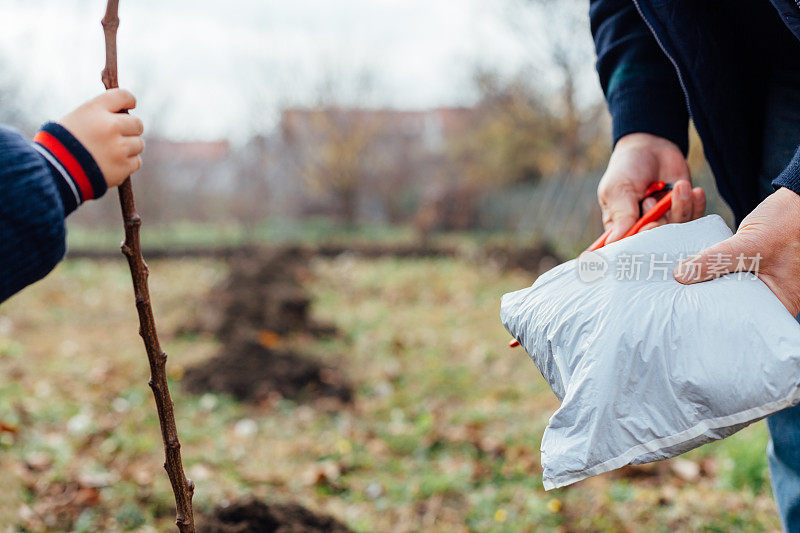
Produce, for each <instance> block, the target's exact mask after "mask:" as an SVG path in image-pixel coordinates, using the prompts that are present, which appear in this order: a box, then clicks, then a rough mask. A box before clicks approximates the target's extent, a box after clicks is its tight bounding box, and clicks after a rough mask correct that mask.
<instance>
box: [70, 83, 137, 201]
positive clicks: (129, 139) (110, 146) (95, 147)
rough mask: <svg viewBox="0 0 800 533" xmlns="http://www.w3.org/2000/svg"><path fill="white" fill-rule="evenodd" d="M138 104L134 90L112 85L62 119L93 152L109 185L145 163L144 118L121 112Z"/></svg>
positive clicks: (122, 179) (114, 185)
mask: <svg viewBox="0 0 800 533" xmlns="http://www.w3.org/2000/svg"><path fill="white" fill-rule="evenodd" d="M135 107H136V98H134V96H133V95H132V94H131V93H129V92H128V91H125V90H122V89H111V90H110V91H106V92H104V93H103V94H101V95H100V96H97V97H96V98H93V99H91V100H89V101H88V102H86V103H85V104H83V105H82V106H80V107H79V108H78V109H76V110H75V111H73V112H71V113H69V114H68V115H66V116H64V117H63V118H62V119H61V120H59V123H60V124H61V125H62V126H64V127H65V128H67V129H68V130H69V131H70V133H72V135H74V136H75V138H77V139H78V140H79V141H80V142H81V144H83V146H84V147H85V148H86V149H87V150H88V151H89V153H90V154H92V157H94V160H95V162H96V163H97V166H98V167H100V170H101V171H102V173H103V176H104V177H105V178H106V183H108V186H109V188H110V187H116V186H118V185H119V184H121V183H122V182H123V181H124V180H125V178H127V177H128V176H130V175H131V174H133V173H134V172H136V171H137V170H139V169H140V168H141V167H142V157H141V155H140V154H141V153H142V151H143V150H144V139H142V132H143V131H144V126H143V125H142V121H141V120H140V119H138V118H136V117H133V116H131V115H126V114H122V113H118V111H122V110H126V109H133V108H135Z"/></svg>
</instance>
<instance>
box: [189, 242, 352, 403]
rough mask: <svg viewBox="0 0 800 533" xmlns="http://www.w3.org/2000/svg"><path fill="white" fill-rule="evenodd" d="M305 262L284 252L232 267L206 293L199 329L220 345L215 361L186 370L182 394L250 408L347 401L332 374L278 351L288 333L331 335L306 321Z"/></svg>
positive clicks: (295, 252)
mask: <svg viewBox="0 0 800 533" xmlns="http://www.w3.org/2000/svg"><path fill="white" fill-rule="evenodd" d="M309 260H310V255H309V254H308V253H307V252H306V251H304V250H302V249H300V248H283V249H275V250H269V251H264V252H261V253H254V254H251V255H248V256H242V257H237V258H235V259H233V260H232V261H231V266H230V274H229V275H228V277H227V278H226V279H225V280H224V281H223V282H222V283H220V284H219V285H218V286H217V287H215V288H214V289H213V290H212V291H211V294H210V295H209V297H208V300H207V305H206V309H207V311H206V316H205V317H202V319H201V321H200V326H199V327H198V328H197V329H200V330H203V331H209V332H211V333H213V334H214V335H215V336H216V337H217V338H218V339H220V340H221V341H222V342H223V347H222V349H221V350H220V353H219V354H218V355H216V356H215V357H213V358H211V359H210V360H208V361H204V362H202V363H200V364H199V365H198V366H195V367H191V368H188V369H187V371H186V376H185V378H184V385H185V387H186V388H187V390H189V391H190V392H193V393H196V394H202V393H204V392H219V393H224V394H230V395H232V396H234V397H235V398H237V399H239V400H242V401H253V402H260V401H263V400H266V399H270V398H275V397H276V396H277V397H282V398H288V399H291V400H295V401H313V400H317V399H321V398H330V399H335V400H340V401H342V402H349V401H350V400H351V398H352V388H351V387H350V385H349V384H348V383H347V380H346V379H345V378H344V377H342V375H341V374H340V373H339V372H337V371H336V369H334V368H332V367H330V366H327V365H325V364H323V363H321V362H319V361H317V360H315V359H313V358H311V357H307V356H305V355H302V354H297V353H294V352H291V351H289V350H286V349H284V348H282V344H283V338H284V337H285V336H287V335H291V334H297V333H305V334H310V335H315V336H320V335H332V334H335V332H336V330H335V328H333V327H332V326H325V325H321V324H318V323H317V322H315V321H313V320H312V319H311V318H310V316H309V308H310V304H311V299H310V298H309V297H308V294H307V293H306V291H305V289H304V288H303V286H302V284H301V282H302V281H303V280H304V279H305V278H307V277H308V276H310V273H309V271H308V269H307V267H306V266H305V265H307V264H308V261H309Z"/></svg>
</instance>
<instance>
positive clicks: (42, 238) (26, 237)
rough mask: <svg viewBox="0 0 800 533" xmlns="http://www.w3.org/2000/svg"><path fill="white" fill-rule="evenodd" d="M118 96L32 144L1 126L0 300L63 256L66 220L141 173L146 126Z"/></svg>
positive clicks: (48, 128) (90, 105) (51, 126)
mask: <svg viewBox="0 0 800 533" xmlns="http://www.w3.org/2000/svg"><path fill="white" fill-rule="evenodd" d="M135 105H136V104H135V100H134V98H133V96H132V95H131V94H130V93H128V92H127V91H121V90H113V91H108V92H106V93H103V94H102V95H100V96H98V97H97V98H95V99H93V100H91V101H89V102H87V103H86V104H84V105H82V106H81V107H79V108H78V109H76V110H75V111H73V112H72V113H70V114H69V115H66V116H65V117H64V118H62V119H61V120H60V121H59V123H60V124H56V123H48V124H46V125H45V126H44V127H43V128H42V130H41V131H40V132H39V133H38V134H37V135H36V137H35V138H34V140H35V142H33V143H32V142H30V141H29V140H27V139H25V138H24V137H23V136H22V135H21V134H19V133H17V132H16V131H14V130H11V129H9V128H4V127H2V126H0V191H2V201H0V302H2V301H3V300H5V299H7V298H8V297H9V296H11V295H12V294H14V293H16V292H17V291H19V290H21V289H22V288H24V287H25V286H27V285H30V284H31V283H33V282H35V281H38V280H39V279H41V278H43V277H44V276H45V275H47V273H49V272H50V270H52V269H53V267H54V266H55V265H56V264H57V263H58V262H59V261H60V260H61V259H62V258H63V257H64V253H65V251H66V244H65V237H66V231H65V228H64V219H65V217H66V216H67V215H68V214H69V213H71V212H72V211H74V210H75V209H77V208H78V206H80V205H81V204H82V203H83V202H85V201H87V200H91V199H94V198H99V197H100V196H102V195H103V193H105V191H106V190H107V188H108V187H116V186H117V185H119V184H120V183H122V181H123V180H124V179H125V177H126V176H128V175H130V174H132V173H133V172H135V171H136V170H138V169H139V168H140V167H141V164H142V162H141V156H140V154H141V152H142V150H143V148H144V143H143V141H142V138H141V134H142V123H141V121H140V120H139V119H137V118H135V117H132V116H130V115H124V114H117V112H118V111H120V110H123V109H132V108H133V107H134V106H135Z"/></svg>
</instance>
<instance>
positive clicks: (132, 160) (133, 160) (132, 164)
mask: <svg viewBox="0 0 800 533" xmlns="http://www.w3.org/2000/svg"><path fill="white" fill-rule="evenodd" d="M140 168H142V156H140V155H137V156H134V157H129V158H128V175H129V176H130V175H131V174H133V173H134V172H136V171H137V170H139V169H140Z"/></svg>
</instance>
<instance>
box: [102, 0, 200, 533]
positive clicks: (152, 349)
mask: <svg viewBox="0 0 800 533" xmlns="http://www.w3.org/2000/svg"><path fill="white" fill-rule="evenodd" d="M118 12H119V0H108V5H107V7H106V14H105V17H103V20H102V24H103V32H104V34H105V44H106V66H105V69H103V84H104V85H105V87H106V89H115V88H117V87H118V86H119V84H118V81H117V28H118V27H119V15H118ZM119 202H120V206H121V208H122V219H123V222H124V225H125V241H124V242H123V243H122V253H123V254H125V257H126V258H127V259H128V266H129V267H130V270H131V277H132V278H133V292H134V296H135V298H136V310H137V312H138V313H139V334H140V335H141V336H142V340H143V341H144V347H145V349H146V350H147V358H148V360H149V362H150V382H149V385H150V388H151V389H152V390H153V396H154V397H155V400H156V409H157V411H158V421H159V424H160V426H161V437H162V440H163V441H164V453H165V456H166V460H165V462H164V469H165V470H166V471H167V475H168V476H169V481H170V483H171V484H172V492H174V493H175V504H176V506H177V516H176V520H175V523H176V524H177V526H178V530H179V531H180V532H181V533H194V531H195V527H194V516H193V514H192V495H193V493H194V483H193V482H192V480H190V479H188V478H187V477H186V475H185V474H184V472H183V463H182V461H181V443H180V441H179V440H178V429H177V427H176V425H175V413H174V412H173V405H172V398H171V397H170V394H169V389H168V388H167V372H166V363H167V354H166V353H164V352H163V351H162V350H161V345H160V344H159V342H158V333H157V332H156V324H155V318H154V317H153V307H152V306H151V304H150V289H149V288H148V284H147V277H148V273H149V271H148V269H147V264H146V263H145V262H144V258H143V257H142V249H141V246H140V244H139V227H140V226H141V225H142V219H141V217H140V216H139V214H138V213H137V212H136V206H135V205H134V201H133V188H132V187H131V180H130V178H128V179H126V180H125V181H124V182H123V183H122V185H120V186H119Z"/></svg>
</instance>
